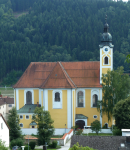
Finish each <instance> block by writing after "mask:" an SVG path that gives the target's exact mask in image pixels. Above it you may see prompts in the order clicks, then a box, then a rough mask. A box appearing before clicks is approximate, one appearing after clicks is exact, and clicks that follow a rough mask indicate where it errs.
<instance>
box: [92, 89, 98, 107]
mask: <svg viewBox="0 0 130 150" xmlns="http://www.w3.org/2000/svg"><path fill="white" fill-rule="evenodd" d="M94 94H96V95H97V96H98V100H99V89H93V90H91V108H96V107H93V95H94Z"/></svg>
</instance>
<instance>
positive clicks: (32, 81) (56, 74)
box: [13, 61, 101, 88]
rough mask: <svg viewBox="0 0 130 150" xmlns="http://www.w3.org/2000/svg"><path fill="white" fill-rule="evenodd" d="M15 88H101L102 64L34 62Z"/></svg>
mask: <svg viewBox="0 0 130 150" xmlns="http://www.w3.org/2000/svg"><path fill="white" fill-rule="evenodd" d="M13 87H14V88H76V87H101V85H100V62H97V61H95V62H89V61H85V62H33V63H30V65H29V67H28V68H27V69H26V71H25V72H24V74H23V75H22V77H21V78H20V79H19V81H18V82H17V83H16V84H15V85H14V86H13Z"/></svg>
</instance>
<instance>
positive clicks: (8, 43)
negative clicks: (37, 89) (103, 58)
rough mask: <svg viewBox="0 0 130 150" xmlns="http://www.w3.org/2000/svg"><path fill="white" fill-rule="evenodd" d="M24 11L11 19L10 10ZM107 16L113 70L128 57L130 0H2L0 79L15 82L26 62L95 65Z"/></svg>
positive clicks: (0, 13)
mask: <svg viewBox="0 0 130 150" xmlns="http://www.w3.org/2000/svg"><path fill="white" fill-rule="evenodd" d="M23 11H28V13H27V14H26V15H21V16H20V17H17V18H15V17H14V12H15V13H16V12H23ZM105 14H107V16H108V19H107V22H108V24H109V26H110V28H109V29H110V30H109V31H110V33H111V34H112V36H113V44H114V55H113V56H114V69H116V68H117V67H118V66H122V65H123V66H124V68H125V71H127V70H129V64H127V63H125V62H124V61H125V59H126V55H127V54H128V53H130V2H128V3H124V2H122V1H119V2H115V1H103V0H0V66H1V67H0V79H1V80H2V79H3V82H2V83H1V84H12V83H13V81H11V82H10V81H8V78H10V76H12V75H13V74H15V77H16V78H18V77H19V76H20V75H21V73H22V72H23V71H25V69H26V68H27V66H28V65H29V63H30V62H33V61H35V62H38V61H96V60H98V61H99V55H100V53H99V44H100V35H101V34H102V32H103V27H104V23H105Z"/></svg>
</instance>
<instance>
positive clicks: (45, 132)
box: [32, 107, 54, 145]
mask: <svg viewBox="0 0 130 150" xmlns="http://www.w3.org/2000/svg"><path fill="white" fill-rule="evenodd" d="M32 120H33V121H35V122H36V123H37V126H38V144H39V145H45V142H47V143H49V141H50V138H51V136H52V135H53V133H54V126H53V123H54V121H53V120H52V119H51V115H50V113H49V111H45V110H44V108H43V107H36V109H35V111H34V114H33V118H32Z"/></svg>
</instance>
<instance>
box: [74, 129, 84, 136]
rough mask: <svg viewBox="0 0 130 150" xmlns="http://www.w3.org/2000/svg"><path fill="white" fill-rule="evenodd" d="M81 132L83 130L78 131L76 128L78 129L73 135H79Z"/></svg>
mask: <svg viewBox="0 0 130 150" xmlns="http://www.w3.org/2000/svg"><path fill="white" fill-rule="evenodd" d="M82 132H83V130H82V129H80V128H78V129H77V130H76V132H75V134H76V135H81V134H82Z"/></svg>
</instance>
